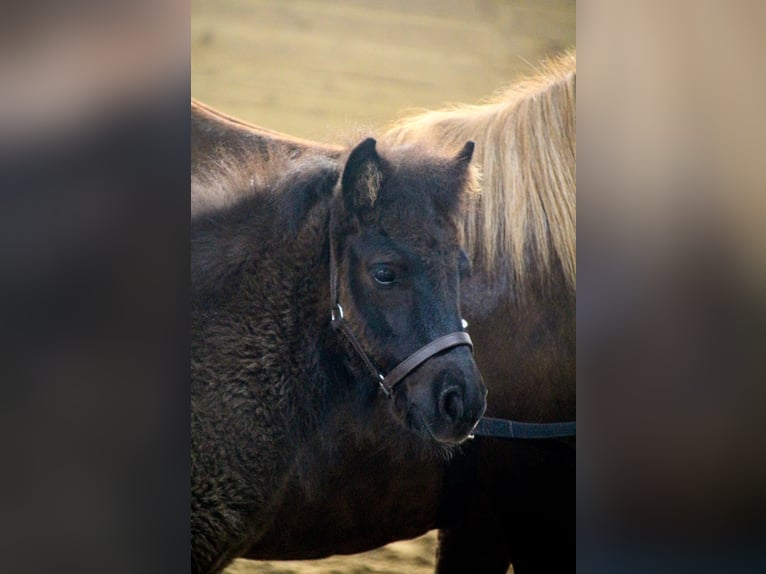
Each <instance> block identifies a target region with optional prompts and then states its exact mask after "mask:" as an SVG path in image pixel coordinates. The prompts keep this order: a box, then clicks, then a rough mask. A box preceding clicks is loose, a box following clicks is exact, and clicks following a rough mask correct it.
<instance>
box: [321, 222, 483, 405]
mask: <svg viewBox="0 0 766 574" xmlns="http://www.w3.org/2000/svg"><path fill="white" fill-rule="evenodd" d="M333 227H334V226H333V218H332V215H331V216H330V234H329V235H330V299H331V300H332V307H331V311H330V319H331V325H332V326H333V328H334V329H335V330H336V331H340V332H341V333H343V335H344V336H345V337H346V339H348V341H349V342H350V343H351V346H352V347H353V348H354V350H355V351H356V354H357V355H359V358H360V359H362V362H363V363H364V365H365V367H367V370H368V371H370V374H371V375H372V377H373V378H374V379H375V380H376V381H377V382H378V385H380V388H381V389H382V390H383V394H385V395H386V397H388V398H391V397H392V396H393V393H394V389H395V388H396V385H397V384H399V383H400V382H402V380H403V379H404V378H405V377H406V376H407V375H409V374H410V373H411V372H412V371H414V370H415V369H417V368H418V367H419V366H420V365H422V364H423V363H425V362H426V361H427V360H428V359H430V358H431V357H433V356H434V355H436V354H437V353H441V352H442V351H446V350H447V349H452V348H453V347H460V346H467V347H469V348H470V349H471V352H473V342H472V341H471V337H470V336H469V335H468V333H466V332H465V331H456V332H454V333H450V334H448V335H444V336H443V337H439V338H438V339H434V340H433V341H431V342H430V343H428V344H427V345H424V346H423V347H421V348H420V349H418V350H417V351H415V352H414V353H412V354H411V355H410V356H409V357H407V358H406V359H404V360H403V361H402V362H401V363H399V364H398V365H396V366H395V367H394V368H393V369H391V371H389V372H388V374H387V375H384V374H383V373H381V372H380V369H378V367H377V366H376V365H375V363H374V362H373V360H372V359H371V358H370V356H369V355H368V354H367V352H366V351H365V350H364V347H362V344H361V343H360V342H359V339H357V338H356V335H354V333H353V331H351V329H350V328H349V326H348V323H347V322H346V320H345V318H344V317H343V307H342V306H341V304H340V300H339V295H338V262H337V256H336V254H335V241H334V234H333V233H332V231H333Z"/></svg>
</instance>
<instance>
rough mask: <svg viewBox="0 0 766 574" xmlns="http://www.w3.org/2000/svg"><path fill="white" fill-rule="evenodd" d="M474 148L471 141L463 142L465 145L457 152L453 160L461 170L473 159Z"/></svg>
mask: <svg viewBox="0 0 766 574" xmlns="http://www.w3.org/2000/svg"><path fill="white" fill-rule="evenodd" d="M474 147H476V146H475V144H474V143H473V142H472V141H470V140H469V141H467V142H465V145H464V146H463V148H462V149H461V150H460V151H459V152H457V155H456V156H455V158H454V160H453V161H454V162H455V163H456V164H457V165H458V166H460V167H461V168H463V169H465V168H466V167H467V166H468V164H469V163H471V158H472V157H473V148H474Z"/></svg>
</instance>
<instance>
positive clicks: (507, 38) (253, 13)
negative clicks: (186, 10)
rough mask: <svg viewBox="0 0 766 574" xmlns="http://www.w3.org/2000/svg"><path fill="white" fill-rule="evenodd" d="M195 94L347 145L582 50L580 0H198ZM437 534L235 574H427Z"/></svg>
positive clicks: (262, 121) (236, 569) (244, 568)
mask: <svg viewBox="0 0 766 574" xmlns="http://www.w3.org/2000/svg"><path fill="white" fill-rule="evenodd" d="M191 7H192V18H191V41H192V46H191V48H192V80H191V91H192V96H193V97H195V98H197V99H199V100H201V101H203V102H205V103H207V104H210V105H211V106H213V107H215V108H217V109H219V110H221V111H224V112H226V113H229V114H231V115H233V116H235V117H239V118H241V119H244V120H247V121H250V122H252V123H255V124H258V125H261V126H264V127H267V128H270V129H273V130H278V131H282V132H285V133H289V134H292V135H296V136H301V137H306V138H311V139H319V140H326V141H338V140H339V139H342V134H345V133H348V132H350V131H354V130H356V129H358V128H364V129H373V130H374V129H375V128H379V127H382V126H383V125H385V124H386V123H388V122H390V121H391V120H393V119H395V118H397V117H400V116H401V115H402V114H403V113H404V112H406V111H408V110H412V109H415V108H424V107H429V108H435V107H441V106H443V105H445V104H446V103H450V102H477V101H479V100H481V99H482V98H485V97H487V96H489V95H491V94H492V93H493V92H494V91H496V90H497V89H499V88H501V87H503V86H505V85H507V84H509V83H510V82H511V81H512V80H513V79H514V78H516V77H518V76H519V75H520V74H523V73H525V72H529V71H530V70H532V69H533V68H534V66H535V65H537V63H538V62H539V61H540V60H541V59H543V58H544V57H546V56H549V55H553V54H555V53H557V52H560V51H562V50H564V49H566V48H570V47H573V46H575V2H573V1H571V0H566V1H565V0H548V1H542V0H526V1H501V0H357V1H355V2H348V1H341V0H313V1H311V0H192V3H191ZM435 549H436V534H435V532H431V533H429V534H427V535H425V536H423V537H420V538H417V539H415V540H411V541H402V542H397V543H394V544H390V545H388V546H385V547H383V548H380V549H377V550H374V551H372V552H368V553H365V554H359V555H356V556H336V557H331V558H327V559H324V560H308V561H301V562H253V561H246V560H238V561H236V562H235V563H234V564H233V565H232V566H231V567H230V568H229V569H228V570H227V572H228V573H229V574H235V573H236V574H255V573H257V572H258V573H261V572H262V573H272V574H274V573H280V574H331V573H335V574H362V573H376V574H395V573H407V574H430V573H431V572H433V568H434V562H435Z"/></svg>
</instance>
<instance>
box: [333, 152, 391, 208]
mask: <svg viewBox="0 0 766 574" xmlns="http://www.w3.org/2000/svg"><path fill="white" fill-rule="evenodd" d="M375 144H376V142H375V140H374V139H373V138H367V139H366V140H364V141H363V142H362V143H360V144H359V145H358V146H356V147H355V148H354V149H353V150H352V152H351V154H350V155H349V156H348V160H347V161H346V166H345V167H344V168H343V176H342V178H341V189H342V192H343V202H344V205H345V206H346V209H347V210H348V211H349V212H351V213H358V212H360V211H363V210H367V209H370V208H371V207H372V206H373V204H374V203H375V200H376V199H377V197H378V192H379V191H380V184H381V181H382V179H383V172H382V171H381V168H380V156H379V155H378V152H377V151H376V150H375Z"/></svg>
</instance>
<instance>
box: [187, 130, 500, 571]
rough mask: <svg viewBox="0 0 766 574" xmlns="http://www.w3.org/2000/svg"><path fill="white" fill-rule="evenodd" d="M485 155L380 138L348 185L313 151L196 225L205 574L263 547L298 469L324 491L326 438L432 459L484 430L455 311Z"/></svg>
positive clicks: (473, 371) (195, 382)
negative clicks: (321, 463)
mask: <svg viewBox="0 0 766 574" xmlns="http://www.w3.org/2000/svg"><path fill="white" fill-rule="evenodd" d="M472 153H473V143H472V142H468V143H467V144H466V145H465V146H464V147H463V148H462V149H461V150H460V151H459V152H458V153H457V155H455V156H454V157H453V158H450V159H446V158H440V157H433V156H429V155H428V154H426V153H424V152H421V151H419V149H418V148H413V147H412V146H409V147H407V148H406V149H404V150H396V149H394V150H389V151H388V152H387V154H386V155H385V156H380V155H379V154H378V152H377V150H376V142H375V140H372V139H367V140H365V141H364V142H362V143H361V144H360V145H358V146H357V147H356V148H354V149H353V151H351V153H350V155H349V157H348V159H347V161H346V162H345V166H344V167H343V169H342V177H341V169H340V168H339V164H338V163H337V162H331V161H327V160H321V159H319V160H311V159H306V160H304V161H303V162H301V163H299V164H296V165H295V166H294V167H293V169H291V171H289V172H288V174H287V175H286V176H285V177H283V178H282V180H281V181H280V185H279V186H277V187H275V188H274V187H267V188H265V189H263V190H259V191H257V192H254V193H251V194H248V195H246V196H242V197H239V198H237V199H233V198H230V199H231V201H226V202H224V203H223V204H220V205H218V206H217V207H216V208H212V206H208V209H201V210H200V211H198V212H197V214H196V215H195V217H194V218H193V220H192V287H193V290H192V402H191V407H192V565H193V569H194V570H195V571H196V572H215V571H218V570H220V569H221V568H223V567H224V566H225V565H226V564H227V563H228V562H229V561H231V560H232V559H233V558H234V557H236V556H237V555H239V554H240V553H241V552H242V551H243V550H244V549H246V548H248V547H250V546H253V545H254V544H257V543H258V542H259V541H260V540H261V539H262V538H263V537H264V533H265V532H267V531H268V528H269V526H270V522H271V519H272V515H273V512H274V508H276V507H278V506H279V505H280V504H281V500H282V492H283V491H284V490H285V484H286V482H287V481H288V480H289V477H290V475H291V473H293V472H298V473H299V476H300V484H301V487H302V488H303V489H304V491H305V492H309V491H311V490H312V487H313V486H312V485H313V483H314V482H315V480H314V479H313V478H312V477H313V474H315V456H314V453H313V452H312V451H308V450H307V449H306V445H307V444H309V443H311V442H312V441H314V440H316V439H317V438H319V437H321V438H322V440H321V441H320V444H319V445H317V446H318V450H319V451H320V452H324V451H326V450H330V451H332V450H333V449H334V448H335V437H336V436H337V435H338V433H339V432H341V431H343V432H351V433H354V434H355V435H356V436H357V437H359V440H364V439H363V438H362V437H368V436H372V437H375V438H376V439H377V440H381V441H384V442H388V443H390V444H391V445H392V446H393V447H395V448H397V449H401V450H402V452H403V453H407V455H408V456H411V457H414V458H427V457H428V456H437V455H438V454H439V453H441V452H442V451H444V450H445V449H448V448H449V447H453V446H455V445H457V444H459V443H460V442H462V441H463V440H465V439H466V437H467V436H468V434H469V432H470V431H471V430H472V429H473V428H474V427H475V425H476V423H477V422H478V420H479V418H480V417H481V415H482V414H483V413H484V409H485V407H486V402H485V396H486V388H485V387H484V386H483V383H482V382H481V377H480V376H479V373H478V370H477V368H476V365H475V363H474V361H473V356H472V353H471V351H470V349H468V348H467V347H470V346H471V340H470V337H469V336H468V335H467V334H466V333H465V332H463V330H462V326H461V316H460V311H459V308H458V285H459V273H460V270H461V268H462V269H465V265H461V261H462V259H461V253H462V252H461V251H460V247H459V237H460V233H459V221H460V218H461V210H462V209H463V207H464V204H465V203H466V201H467V200H466V197H465V195H466V194H467V193H468V192H467V191H466V190H467V189H469V188H470V183H471V181H472V178H471V173H472V172H471V170H470V169H469V162H470V159H471V156H472ZM339 178H340V184H339V185H338V186H336V182H337V181H338V179H339ZM336 188H337V189H336ZM413 230H416V231H415V232H413ZM462 258H463V259H464V258H465V255H464V254H463V255H462ZM366 369H371V370H372V371H373V374H374V375H376V378H374V379H372V381H371V378H370V374H369V373H368V372H367V370H366ZM378 377H379V380H378ZM378 385H379V386H380V387H381V388H382V389H383V391H384V392H385V393H386V394H387V395H388V396H390V398H391V400H387V401H386V400H384V401H381V400H379V396H378ZM322 443H326V444H327V445H328V446H324V445H323V444H322Z"/></svg>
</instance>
